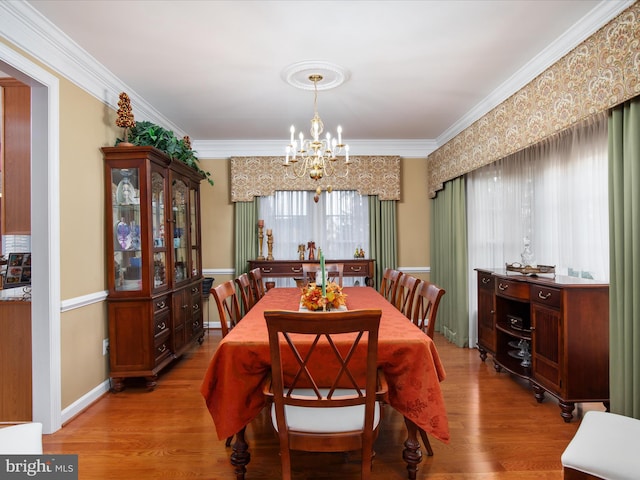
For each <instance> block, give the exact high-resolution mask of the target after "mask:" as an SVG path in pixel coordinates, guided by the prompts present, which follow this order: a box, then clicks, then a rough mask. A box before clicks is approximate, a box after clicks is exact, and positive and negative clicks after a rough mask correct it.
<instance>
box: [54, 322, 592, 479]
mask: <svg viewBox="0 0 640 480" xmlns="http://www.w3.org/2000/svg"><path fill="white" fill-rule="evenodd" d="M219 340H220V333H219V332H217V331H215V330H210V331H208V333H207V335H205V341H204V343H203V345H201V346H199V347H195V348H194V349H192V350H191V351H190V352H189V353H188V354H187V355H186V356H185V357H183V358H182V359H181V360H179V361H177V362H175V364H174V365H173V366H171V367H170V368H169V369H168V370H166V371H165V372H164V373H163V374H162V375H161V377H160V379H159V381H158V386H157V387H156V389H155V390H154V391H153V392H147V391H146V389H145V388H144V384H143V383H142V382H141V383H139V384H138V385H135V384H134V385H129V386H127V388H126V389H125V390H124V391H123V392H120V393H117V394H107V395H105V396H104V397H103V398H101V399H100V400H99V401H98V402H96V403H95V404H94V405H92V406H91V407H90V408H88V409H87V410H85V411H84V412H82V413H81V414H80V415H78V416H77V417H76V418H74V419H73V420H72V421H70V422H69V423H68V424H66V425H64V426H63V428H62V429H61V430H59V431H58V432H56V433H54V434H52V435H45V436H44V451H45V453H74V454H78V455H79V478H81V479H82V480H94V479H95V480H102V479H105V478H126V479H136V480H138V479H164V478H167V479H169V478H171V479H181V478H185V479H225V478H229V479H232V478H235V475H234V472H233V467H232V466H231V464H230V462H229V455H230V453H231V450H230V449H229V448H226V447H225V445H224V441H221V440H218V438H217V436H216V433H215V429H214V426H213V422H212V420H211V417H210V416H209V413H208V411H207V409H206V407H205V404H204V399H203V398H202V396H201V395H200V392H199V389H200V383H201V381H202V378H203V376H204V372H205V369H206V367H207V364H208V362H209V359H210V358H211V356H212V355H213V352H214V351H215V348H216V346H217V344H218V342H219ZM435 340H436V345H437V347H438V351H439V353H440V356H441V359H442V361H443V364H444V366H445V369H446V372H447V378H446V380H445V381H444V382H442V389H443V393H444V397H445V403H446V405H447V413H448V418H449V426H450V431H451V442H450V443H449V444H444V443H442V442H440V441H438V440H435V439H433V438H432V439H431V445H432V447H433V450H434V456H433V457H427V456H424V457H423V462H422V463H421V464H420V469H419V471H418V478H419V479H426V478H429V479H432V480H467V479H469V480H503V479H520V480H534V479H535V480H561V479H562V469H561V464H560V455H561V454H562V452H563V450H564V448H565V447H566V446H567V444H568V443H569V441H570V440H571V438H572V437H573V435H574V433H575V431H576V429H577V426H578V423H579V418H580V417H581V416H582V414H583V412H584V411H586V410H587V409H594V410H604V407H603V406H602V405H601V404H584V405H579V408H578V409H577V412H576V414H577V417H578V420H574V421H573V422H572V423H569V424H567V423H565V422H564V421H563V420H562V419H561V417H560V409H559V408H558V406H557V403H556V402H555V401H553V399H552V398H547V400H545V402H543V403H541V404H539V403H537V402H536V400H535V398H534V397H533V393H532V391H531V389H530V388H529V386H528V385H527V384H526V383H525V382H522V381H520V380H517V379H515V378H513V377H512V376H510V375H509V374H506V373H497V372H496V371H495V370H494V368H493V363H492V362H491V361H490V360H489V359H487V361H486V362H481V361H480V359H479V357H478V354H477V352H476V351H475V350H471V349H460V348H457V347H455V346H453V345H451V344H450V343H448V342H447V341H446V340H445V339H444V338H443V337H441V336H440V335H438V334H436V339H435ZM381 428H382V430H381V432H380V436H379V438H378V440H377V441H376V444H375V450H376V458H375V460H374V465H373V477H372V478H373V479H379V480H388V479H404V478H407V474H406V465H405V463H404V462H403V460H402V448H403V447H402V444H403V442H404V440H405V438H406V437H405V429H404V422H403V419H402V416H401V415H399V414H398V413H397V412H395V411H394V410H393V409H392V408H390V407H388V406H387V407H386V408H385V418H384V420H383V424H382V427H381ZM247 439H248V441H249V445H250V449H251V463H250V464H249V467H248V473H247V480H254V479H255V480H260V479H278V478H280V459H279V454H278V442H277V438H276V437H275V436H274V434H273V432H272V428H271V425H270V422H269V418H268V415H266V414H265V412H263V413H262V414H261V415H260V416H259V417H258V418H256V419H255V420H254V422H252V424H251V425H250V426H249V428H248V429H247ZM292 468H293V472H294V474H293V475H294V478H295V479H300V480H312V479H333V480H335V479H341V480H342V479H344V480H350V479H359V478H360V470H359V459H358V456H357V455H355V454H350V455H348V456H345V455H343V454H326V453H325V454H314V453H302V452H299V453H295V454H294V455H293V459H292Z"/></svg>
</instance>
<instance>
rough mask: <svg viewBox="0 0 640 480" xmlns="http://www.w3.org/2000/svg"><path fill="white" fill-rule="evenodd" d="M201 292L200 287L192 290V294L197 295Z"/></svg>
mask: <svg viewBox="0 0 640 480" xmlns="http://www.w3.org/2000/svg"><path fill="white" fill-rule="evenodd" d="M199 291H200V289H199V288H198V287H193V288H192V289H191V293H193V294H196V293H198V292H199Z"/></svg>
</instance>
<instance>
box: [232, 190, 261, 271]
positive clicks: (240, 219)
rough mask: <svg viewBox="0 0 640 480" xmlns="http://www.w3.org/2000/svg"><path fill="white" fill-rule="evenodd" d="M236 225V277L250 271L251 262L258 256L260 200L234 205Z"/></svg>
mask: <svg viewBox="0 0 640 480" xmlns="http://www.w3.org/2000/svg"><path fill="white" fill-rule="evenodd" d="M234 216H235V219H234V225H235V255H234V268H235V275H236V277H237V276H238V275H241V274H243V273H246V272H247V271H248V270H249V264H248V263H247V262H248V261H249V260H255V259H256V257H257V256H258V199H257V198H254V199H253V201H252V202H236V203H234Z"/></svg>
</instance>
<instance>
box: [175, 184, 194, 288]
mask: <svg viewBox="0 0 640 480" xmlns="http://www.w3.org/2000/svg"><path fill="white" fill-rule="evenodd" d="M171 190H172V191H171V195H172V209H173V262H174V265H173V268H174V279H175V281H176V282H182V281H183V280H186V279H188V278H189V277H190V272H189V270H188V268H187V267H188V261H189V257H188V255H189V245H188V232H187V227H188V222H189V217H188V215H189V212H188V211H187V206H188V205H187V204H188V198H189V197H188V195H189V190H188V188H187V185H186V184H185V183H184V182H183V181H182V180H174V181H173V185H172V186H171Z"/></svg>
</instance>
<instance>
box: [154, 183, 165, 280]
mask: <svg viewBox="0 0 640 480" xmlns="http://www.w3.org/2000/svg"><path fill="white" fill-rule="evenodd" d="M164 184H165V181H164V177H163V176H162V175H161V174H159V173H158V172H152V173H151V228H152V234H153V288H154V289H158V288H161V287H165V286H167V273H166V267H167V248H166V245H165V231H164V230H165V225H166V220H167V219H166V216H165V210H164V198H165V191H164V189H165V187H164Z"/></svg>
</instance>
